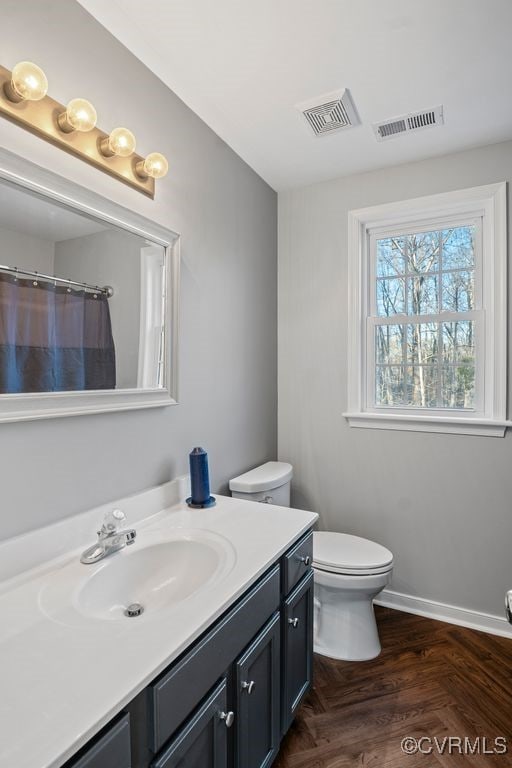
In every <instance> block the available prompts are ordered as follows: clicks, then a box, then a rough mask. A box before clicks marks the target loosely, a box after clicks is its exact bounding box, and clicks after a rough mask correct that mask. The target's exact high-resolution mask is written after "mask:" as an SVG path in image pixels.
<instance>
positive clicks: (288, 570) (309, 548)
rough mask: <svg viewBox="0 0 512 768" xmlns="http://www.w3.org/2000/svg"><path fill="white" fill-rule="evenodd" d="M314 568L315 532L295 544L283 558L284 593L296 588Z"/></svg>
mask: <svg viewBox="0 0 512 768" xmlns="http://www.w3.org/2000/svg"><path fill="white" fill-rule="evenodd" d="M312 568H313V532H312V531H310V532H309V533H308V534H306V536H304V538H302V539H300V541H298V542H297V544H295V546H294V547H292V549H290V550H289V551H288V552H287V553H286V554H285V555H284V557H283V593H284V594H285V595H287V594H288V592H290V590H292V589H293V588H294V586H295V585H296V584H298V583H299V581H300V580H301V579H302V577H303V576H305V575H306V573H309V571H311V570H312Z"/></svg>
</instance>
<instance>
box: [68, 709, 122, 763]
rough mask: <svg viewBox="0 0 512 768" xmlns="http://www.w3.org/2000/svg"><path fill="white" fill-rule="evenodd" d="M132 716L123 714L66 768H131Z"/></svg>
mask: <svg viewBox="0 0 512 768" xmlns="http://www.w3.org/2000/svg"><path fill="white" fill-rule="evenodd" d="M131 764H132V760H131V749H130V716H129V715H123V717H122V718H121V719H120V720H118V721H117V723H116V724H115V725H113V726H112V727H111V728H109V729H108V731H106V733H104V734H103V736H100V738H99V739H98V740H97V741H95V742H94V743H93V745H92V746H87V747H86V749H85V751H84V752H83V753H82V754H81V755H80V757H78V758H73V759H72V760H71V762H70V763H66V768H131Z"/></svg>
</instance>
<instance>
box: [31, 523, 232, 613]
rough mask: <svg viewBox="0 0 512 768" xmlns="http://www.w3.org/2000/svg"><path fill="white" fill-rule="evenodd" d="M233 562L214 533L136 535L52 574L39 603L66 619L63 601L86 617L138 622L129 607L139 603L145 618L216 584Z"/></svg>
mask: <svg viewBox="0 0 512 768" xmlns="http://www.w3.org/2000/svg"><path fill="white" fill-rule="evenodd" d="M235 560H236V557H235V555H234V552H233V548H232V546H231V544H230V543H229V542H228V541H227V540H226V539H224V538H223V537H222V536H219V535H217V534H214V533H213V532H209V531H204V530H199V529H198V530H179V531H178V532H177V533H176V534H174V535H173V536H172V538H170V537H168V538H166V539H164V540H162V539H161V537H159V536H158V535H155V534H153V535H152V536H147V535H146V537H144V535H141V536H138V537H137V539H136V541H135V543H134V544H133V545H132V546H130V547H126V548H125V549H122V550H119V551H118V552H114V553H113V554H111V555H109V556H108V557H106V558H105V559H104V560H101V561H100V562H99V563H97V564H95V565H92V566H91V565H83V564H82V563H78V564H77V563H76V562H73V563H70V564H69V565H68V566H67V568H65V569H62V570H60V571H59V572H58V573H56V574H54V575H53V576H52V577H51V578H50V579H49V581H48V582H47V584H46V586H45V589H43V591H42V593H41V595H40V605H41V607H42V608H43V610H44V611H45V613H47V614H48V615H51V616H52V618H56V619H58V620H59V619H60V620H62V621H65V622H66V623H68V621H67V619H69V611H68V610H64V611H62V607H63V605H66V606H67V607H68V608H72V609H73V610H72V613H78V614H81V615H82V617H86V618H89V619H99V620H107V621H119V620H123V621H140V618H139V617H138V616H137V617H136V618H127V616H126V610H127V608H128V607H129V606H131V605H133V604H134V603H135V604H139V605H140V606H142V609H143V611H142V613H141V615H142V616H145V617H148V616H151V615H156V614H158V613H160V612H161V611H165V610H168V609H170V608H172V607H173V606H174V605H176V604H177V603H181V602H182V601H184V600H187V599H189V598H191V597H192V596H194V595H196V594H198V593H200V592H203V591H204V590H207V589H209V588H211V587H212V586H213V585H214V584H216V583H218V581H219V580H220V579H221V578H223V577H224V576H226V575H227V573H229V571H230V570H231V569H232V567H233V565H234V563H235ZM64 570H68V573H67V574H65V573H64V572H63V571H64Z"/></svg>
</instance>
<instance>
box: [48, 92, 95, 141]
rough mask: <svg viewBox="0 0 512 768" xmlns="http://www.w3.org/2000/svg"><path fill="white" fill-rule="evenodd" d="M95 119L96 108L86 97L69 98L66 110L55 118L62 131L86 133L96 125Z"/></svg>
mask: <svg viewBox="0 0 512 768" xmlns="http://www.w3.org/2000/svg"><path fill="white" fill-rule="evenodd" d="M97 121H98V115H97V114H96V110H95V109H94V107H93V105H92V104H91V102H90V101H87V99H71V101H70V102H69V104H68V105H67V107H66V111H65V112H62V113H61V114H60V115H59V116H58V118H57V122H58V124H59V128H60V129H61V131H64V133H71V132H72V131H80V132H81V133H88V132H89V131H92V129H93V128H95V127H96V123H97Z"/></svg>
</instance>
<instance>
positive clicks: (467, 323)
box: [443, 320, 475, 364]
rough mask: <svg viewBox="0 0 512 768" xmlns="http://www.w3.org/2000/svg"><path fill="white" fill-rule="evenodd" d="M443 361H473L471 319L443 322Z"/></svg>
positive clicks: (473, 346)
mask: <svg viewBox="0 0 512 768" xmlns="http://www.w3.org/2000/svg"><path fill="white" fill-rule="evenodd" d="M443 361H444V362H445V363H470V364H474V362H475V331H474V322H473V320H458V321H457V322H456V323H443Z"/></svg>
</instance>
